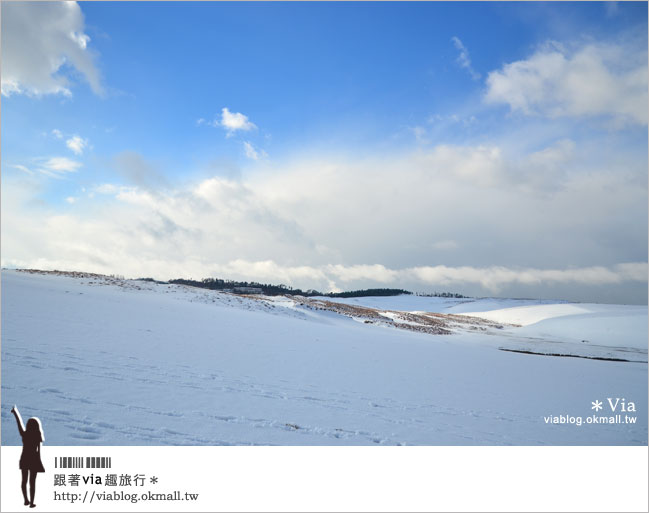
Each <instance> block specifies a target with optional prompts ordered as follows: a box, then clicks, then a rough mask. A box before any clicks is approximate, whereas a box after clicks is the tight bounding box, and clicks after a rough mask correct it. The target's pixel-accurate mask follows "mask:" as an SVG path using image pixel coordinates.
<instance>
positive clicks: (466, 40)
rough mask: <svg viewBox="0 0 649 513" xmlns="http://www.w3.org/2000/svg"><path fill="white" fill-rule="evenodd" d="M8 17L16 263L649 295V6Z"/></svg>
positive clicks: (166, 274) (107, 8) (192, 7)
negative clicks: (648, 285)
mask: <svg viewBox="0 0 649 513" xmlns="http://www.w3.org/2000/svg"><path fill="white" fill-rule="evenodd" d="M2 15H3V16H2V25H3V26H2V28H3V31H2V43H3V45H2V48H3V50H2V51H3V55H2V57H3V60H2V65H3V68H2V80H3V82H2V90H3V96H2V134H3V137H2V170H3V175H2V185H3V207H2V210H3V212H2V213H3V222H2V228H3V235H2V237H3V241H2V242H3V252H2V262H3V266H17V267H23V266H30V267H34V266H36V267H59V268H61V267H66V268H79V269H82V270H91V271H97V272H114V273H119V274H125V275H127V276H141V275H151V274H155V275H156V277H159V278H171V277H177V276H185V277H189V276H192V277H194V278H202V277H206V276H220V277H227V278H241V279H258V280H262V281H272V282H277V281H283V282H285V283H289V284H291V285H294V286H300V287H307V288H308V287H317V288H321V289H325V290H329V289H336V290H337V289H349V288H354V287H360V286H377V285H380V286H404V287H407V288H411V289H415V290H427V291H430V290H447V289H448V290H457V291H461V292H464V293H468V294H481V295H486V294H500V295H503V294H505V295H531V296H534V297H535V296H537V295H539V296H546V297H559V296H561V297H568V296H570V297H569V298H572V299H580V300H600V301H620V302H624V301H631V302H646V296H647V292H646V281H647V276H646V274H647V272H646V263H647V177H646V167H647V114H646V111H647V51H646V48H647V4H646V3H615V2H613V3H599V2H598V3H590V2H575V3H496V2H494V3H491V2H476V3H472V2H459V3H453V2H449V3H446V2H432V3H421V2H417V3H405V2H404V3H387V2H386V3H371V2H367V3H366V2H359V3H255V2H253V3H209V2H196V3H185V2H165V3H155V2H141V3H140V2H105V3H103V2H89V3H81V4H76V3H75V2H69V3H59V4H54V5H45V4H38V3H34V4H27V3H16V4H12V5H7V4H3V5H2ZM178 248H182V249H181V250H179V249H178Z"/></svg>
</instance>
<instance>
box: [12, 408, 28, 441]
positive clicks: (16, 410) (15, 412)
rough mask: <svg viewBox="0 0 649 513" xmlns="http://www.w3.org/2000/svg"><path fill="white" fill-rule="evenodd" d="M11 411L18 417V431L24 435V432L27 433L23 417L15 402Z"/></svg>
mask: <svg viewBox="0 0 649 513" xmlns="http://www.w3.org/2000/svg"><path fill="white" fill-rule="evenodd" d="M11 413H13V414H14V417H16V424H18V431H19V432H20V436H21V437H22V436H23V434H24V433H25V426H23V419H22V417H21V416H20V412H19V411H18V408H16V405H15V404H14V407H13V408H11Z"/></svg>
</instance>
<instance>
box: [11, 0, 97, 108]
mask: <svg viewBox="0 0 649 513" xmlns="http://www.w3.org/2000/svg"><path fill="white" fill-rule="evenodd" d="M83 31H84V20H83V14H82V13H81V8H80V7H79V4H77V3H76V2H3V3H2V94H3V95H4V96H11V95H12V94H27V95H33V96H40V95H45V94H62V95H64V96H70V95H71V94H72V93H71V91H70V80H69V76H70V74H69V73H65V66H64V65H69V66H72V67H74V68H75V69H76V71H77V72H79V73H80V74H81V75H82V76H83V77H84V78H85V79H86V80H87V82H88V83H89V84H90V87H91V88H92V90H93V91H94V92H95V93H97V94H102V92H103V88H102V85H101V80H100V76H99V71H98V70H97V68H96V66H95V63H94V58H93V55H92V54H91V53H90V51H89V49H88V42H89V40H90V38H89V37H88V36H87V35H86V34H85V33H84V32H83Z"/></svg>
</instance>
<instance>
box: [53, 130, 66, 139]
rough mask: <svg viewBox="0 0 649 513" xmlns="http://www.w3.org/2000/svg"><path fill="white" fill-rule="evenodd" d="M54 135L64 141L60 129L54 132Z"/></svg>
mask: <svg viewBox="0 0 649 513" xmlns="http://www.w3.org/2000/svg"><path fill="white" fill-rule="evenodd" d="M52 135H53V136H54V137H56V138H57V139H63V132H61V131H60V130H59V129H58V128H55V129H53V130H52Z"/></svg>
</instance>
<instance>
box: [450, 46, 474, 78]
mask: <svg viewBox="0 0 649 513" xmlns="http://www.w3.org/2000/svg"><path fill="white" fill-rule="evenodd" d="M451 41H453V44H454V45H455V48H457V49H458V50H459V51H460V54H459V55H458V57H457V63H458V64H459V65H460V66H461V67H462V68H464V69H465V70H467V71H468V72H469V75H471V78H472V79H473V80H478V79H480V73H478V72H477V71H476V70H474V69H473V66H472V65H471V58H470V57H469V50H467V49H466V47H465V46H464V44H463V43H462V41H460V38H458V37H457V36H453V37H452V38H451Z"/></svg>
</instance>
